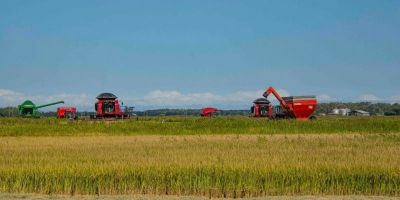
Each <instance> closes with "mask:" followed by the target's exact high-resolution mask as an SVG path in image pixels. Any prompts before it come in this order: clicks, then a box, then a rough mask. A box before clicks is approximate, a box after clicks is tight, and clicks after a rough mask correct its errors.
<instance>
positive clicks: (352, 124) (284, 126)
mask: <svg viewBox="0 0 400 200" xmlns="http://www.w3.org/2000/svg"><path fill="white" fill-rule="evenodd" d="M326 133H344V134H347V133H400V117H322V118H319V119H318V120H315V121H295V120H266V119H254V118H248V117H214V118H200V117H148V118H146V117H143V118H142V117H140V118H134V119H130V120H126V121H118V122H107V121H106V122H104V121H90V120H78V121H69V120H58V119H53V118H43V119H26V118H0V136H97V135H216V134H217V135H219V134H245V135H247V134H326Z"/></svg>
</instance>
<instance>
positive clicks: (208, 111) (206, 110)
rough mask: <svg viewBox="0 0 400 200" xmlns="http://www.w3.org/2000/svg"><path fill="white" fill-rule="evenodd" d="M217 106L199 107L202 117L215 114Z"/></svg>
mask: <svg viewBox="0 0 400 200" xmlns="http://www.w3.org/2000/svg"><path fill="white" fill-rule="evenodd" d="M218 111H219V110H218V108H213V107H206V108H203V109H201V113H200V115H201V116H202V117H212V116H213V115H215V114H216V113H217V112H218Z"/></svg>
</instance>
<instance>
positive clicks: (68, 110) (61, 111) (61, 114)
mask: <svg viewBox="0 0 400 200" xmlns="http://www.w3.org/2000/svg"><path fill="white" fill-rule="evenodd" d="M57 118H68V119H77V118H78V115H77V114H76V108H75V107H59V108H57Z"/></svg>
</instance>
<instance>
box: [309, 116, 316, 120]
mask: <svg viewBox="0 0 400 200" xmlns="http://www.w3.org/2000/svg"><path fill="white" fill-rule="evenodd" d="M309 119H310V120H317V116H315V115H313V116H311V117H310V118H309Z"/></svg>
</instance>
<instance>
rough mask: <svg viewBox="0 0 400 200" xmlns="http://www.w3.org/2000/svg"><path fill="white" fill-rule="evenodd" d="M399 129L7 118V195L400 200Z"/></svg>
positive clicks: (3, 168) (322, 123)
mask: <svg viewBox="0 0 400 200" xmlns="http://www.w3.org/2000/svg"><path fill="white" fill-rule="evenodd" d="M399 122H400V118H396V117H371V118H370V117H367V118H322V119H319V120H317V121H307V122H298V121H291V120H281V121H268V122H266V121H264V120H260V119H248V118H243V117H228V118H224V117H216V118H211V119H202V118H196V117H190V118H186V117H173V118H168V117H164V118H141V119H132V120H128V121H122V122H92V121H77V122H70V121H68V120H61V121H58V120H54V119H39V120H32V119H0V125H1V126H0V135H1V136H2V137H0V193H7V194H25V193H33V194H55V195H74V196H77V195H163V196H165V195H168V196H169V195H175V196H197V197H204V198H214V197H229V198H239V197H247V198H249V197H264V196H271V195H273V196H275V195H284V196H299V195H300V196H302V195H316V196H321V195H324V196H325V195H334V196H336V195H356V196H357V195H361V196H364V195H367V196H370V195H372V196H392V197H396V196H397V197H398V196H400V156H399V155H400V127H399Z"/></svg>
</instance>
